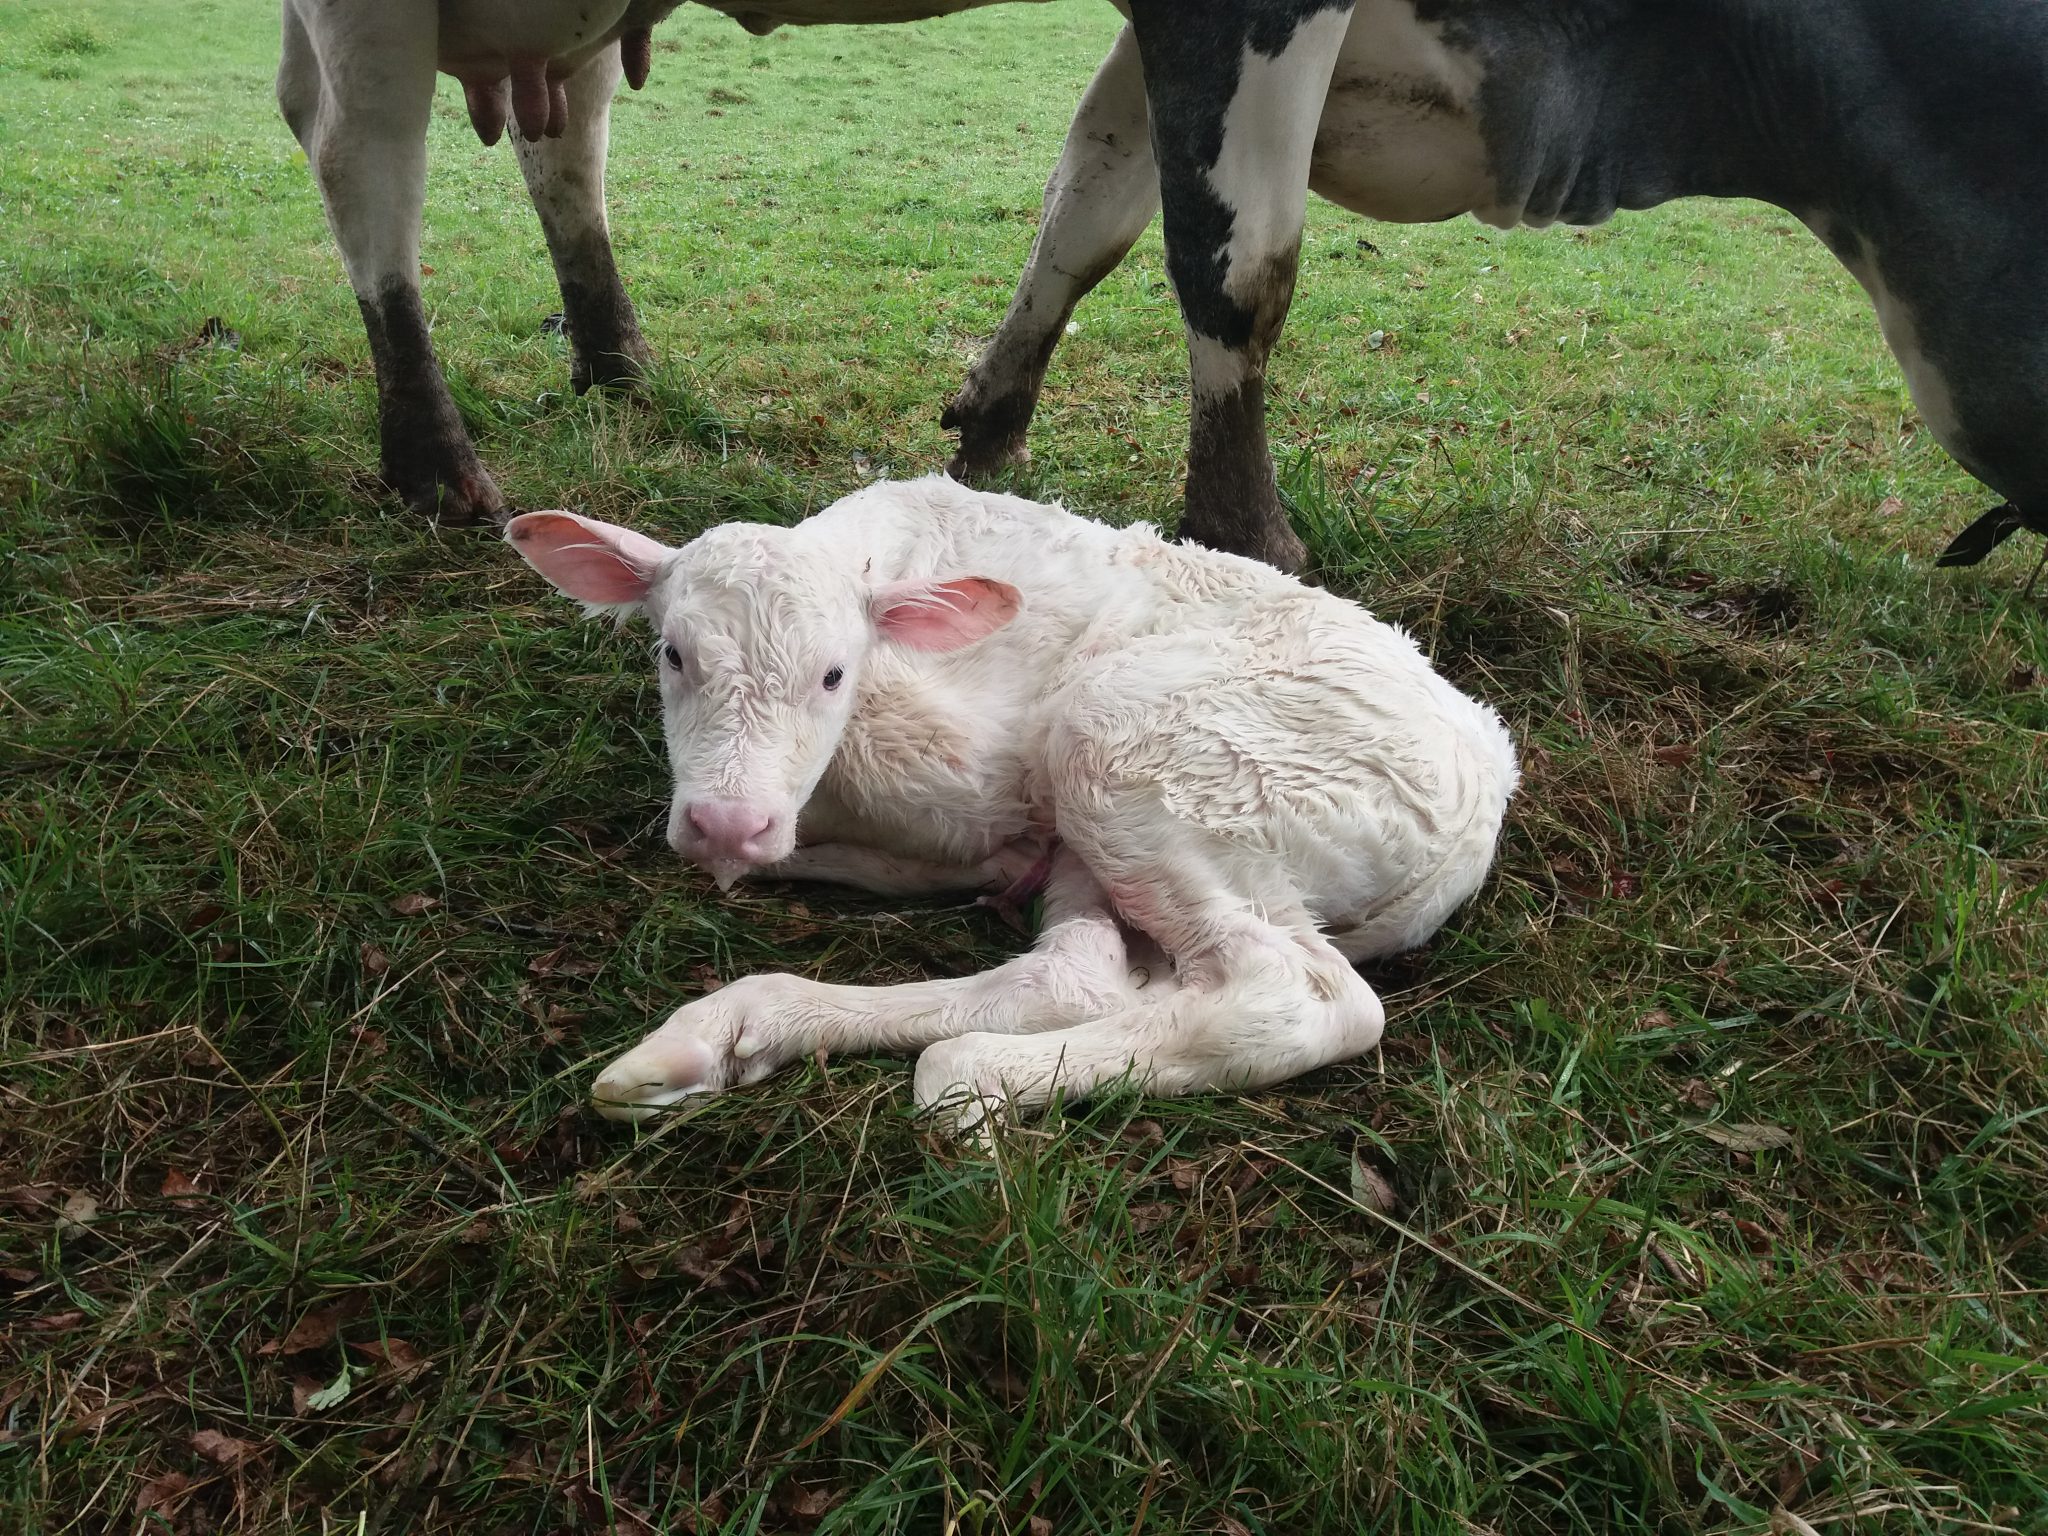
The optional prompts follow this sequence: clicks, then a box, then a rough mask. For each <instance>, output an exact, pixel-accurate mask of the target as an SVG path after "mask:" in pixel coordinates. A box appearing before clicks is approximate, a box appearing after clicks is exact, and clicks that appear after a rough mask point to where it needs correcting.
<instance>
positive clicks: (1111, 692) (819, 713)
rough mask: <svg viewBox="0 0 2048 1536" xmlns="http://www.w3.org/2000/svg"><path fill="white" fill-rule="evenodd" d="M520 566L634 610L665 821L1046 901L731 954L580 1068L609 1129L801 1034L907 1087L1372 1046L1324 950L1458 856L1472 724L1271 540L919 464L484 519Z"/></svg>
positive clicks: (1497, 812)
mask: <svg viewBox="0 0 2048 1536" xmlns="http://www.w3.org/2000/svg"><path fill="white" fill-rule="evenodd" d="M508 537H509V538H510V539H511V541H512V543H513V545H514V547H515V548H517V549H518V550H519V552H520V553H521V554H522V555H524V556H525V557H526V559H527V560H528V561H530V562H531V563H532V564H533V566H534V568H535V569H537V570H538V571H540V573H541V574H542V575H544V576H546V577H547V578H548V580H549V581H551V582H553V583H554V584H555V585H556V586H557V587H559V588H560V589H561V590H562V591H563V592H565V593H567V594H568V595H569V596H571V597H574V598H578V599H580V600H581V601H582V602H584V603H585V604H587V605H590V606H592V607H593V608H612V609H621V610H626V611H629V612H633V613H639V614H644V615H645V617H646V618H647V621H648V622H649V624H651V625H652V626H653V628H654V630H655V633H656V636H657V640H656V644H655V662H656V666H657V667H658V668H659V671H660V674H661V697H662V714H663V727H664V730H665V732H666V735H667V740H668V752H669V759H670V762H671V764H672V765H673V767H674V770H675V797H674V801H673V804H672V806H671V809H670V812H669V827H668V835H669V841H670V843H671V844H672V845H673V846H674V847H675V849H676V851H677V852H678V853H679V854H681V855H682V856H683V857H684V858H686V859H690V860H693V861H695V862H696V863H699V864H702V865H704V866H705V867H706V868H708V869H709V870H711V872H712V873H713V874H714V875H715V876H716V877H717V879H718V882H719V884H720V886H721V887H726V886H730V884H731V883H732V881H733V880H735V879H736V878H738V877H739V876H740V875H742V874H745V873H759V874H763V875H768V876H771V877H787V878H793V879H804V880H824V881H833V882H837V883H840V884H845V885H852V886H858V887H860V888H861V889H863V890H869V891H878V892H882V893H885V894H904V893H910V892H921V891H973V890H977V889H979V890H992V891H1005V892H1006V894H1007V895H1008V896H1009V897H1010V898H1011V899H1017V898H1019V897H1021V896H1023V895H1025V894H1028V893H1030V892H1033V891H1036V890H1037V889H1039V888H1040V887H1041V886H1042V888H1043V890H1044V892H1045V907H1044V927H1043V930H1042V931H1041V932H1040V934H1039V936H1038V941H1037V944H1036V946H1035V947H1034V948H1033V949H1032V950H1031V952H1030V953H1029V954H1025V955H1020V956H1019V957H1017V958H1016V959H1014V960H1011V961H1010V962H1008V963H1007V964H1005V965H1002V966H998V967H997V968H996V969H995V970H992V971H989V972H986V973H984V974H982V975H979V976H971V977H965V978H962V979H959V980H952V981H927V982H918V983H914V984H912V985H908V986H895V987H845V986H829V985H826V984H824V983H821V982H815V981H810V980H807V979H806V978H804V977H801V976H788V975H762V976H749V977H746V978H744V979H742V980H739V981H736V982H734V983H733V984H732V985H730V986H728V987H725V988H723V989H722V990H720V991H717V992H714V993H712V994H710V995H709V996H706V997H702V998H699V999H698V1000H697V1001H695V1002H693V1003H686V1004H685V1005H684V1006H683V1007H681V1008H679V1009H677V1010H676V1012H675V1013H674V1014H672V1015H671V1016H670V1018H669V1020H668V1022H667V1023H666V1024H664V1025H662V1026H661V1028H659V1029H657V1030H656V1031H655V1032H654V1033H653V1034H651V1035H649V1036H648V1037H647V1038H646V1039H645V1040H643V1041H642V1042H641V1043H640V1044H639V1045H637V1046H635V1047H634V1048H633V1049H632V1050H630V1051H628V1052H627V1053H626V1054H625V1055H624V1056H621V1057H620V1058H619V1059H618V1060H617V1061H615V1062H613V1063H612V1065H611V1066H609V1067H607V1068H606V1069H605V1071H604V1073H603V1074H602V1075H601V1076H600V1077H599V1078H598V1080H597V1085H596V1090H595V1098H596V1102H597V1106H598V1108H599V1109H600V1110H601V1111H603V1112H604V1113H605V1114H608V1115H611V1116H613V1117H614V1118H617V1119H639V1118H642V1117H644V1116H645V1115H647V1114H648V1113H650V1112H651V1111H653V1110H654V1109H656V1108H657V1107H659V1106H661V1105H665V1104H672V1103H674V1102H675V1101H676V1100H678V1099H681V1098H682V1097H684V1096H685V1095H686V1094H692V1093H710V1092H716V1091H718V1090H720V1089H724V1088H727V1087H730V1086H732V1085H733V1084H735V1083H749V1082H755V1081H758V1080H759V1079H761V1078H763V1077H766V1076H767V1075H768V1074H769V1073H771V1072H773V1071H775V1070H776V1069H777V1068H778V1067H781V1066H782V1065H783V1064H784V1063H786V1062H791V1061H797V1060H800V1059H802V1058H803V1057H806V1056H809V1055H811V1054H813V1053H814V1052H816V1051H819V1050H821V1049H822V1050H827V1051H868V1050H910V1051H920V1052H922V1053H923V1054H922V1055H921V1056H920V1057H919V1059H918V1065H917V1077H916V1094H917V1099H918V1102H919V1103H920V1104H922V1105H927V1106H932V1105H938V1104H941V1103H947V1102H949V1101H957V1103H958V1106H959V1107H960V1109H961V1110H962V1112H963V1117H964V1118H965V1119H967V1120H970V1121H971V1120H973V1119H975V1118H978V1117H979V1116H980V1114H981V1113H983V1112H984V1110H985V1108H986V1107H987V1106H989V1105H991V1104H993V1103H996V1102H999V1101H1003V1100H1007V1101H1010V1102H1013V1103H1017V1104H1022V1105H1035V1104H1042V1103H1044V1102H1045V1101H1046V1100H1047V1099H1049V1098H1050V1097H1051V1096H1052V1095H1053V1094H1054V1093H1055V1092H1056V1091H1060V1092H1064V1093H1065V1094H1066V1095H1067V1097H1069V1098H1079V1097H1082V1096H1085V1095H1086V1094H1088V1093H1089V1092H1090V1091H1092V1090H1093V1089H1095V1088H1096V1087H1097V1086H1098V1085H1101V1084H1103V1083H1107V1082H1111V1081H1114V1080H1116V1079H1119V1078H1122V1077H1124V1076H1125V1075H1126V1074H1129V1075H1130V1076H1131V1077H1132V1078H1134V1079H1135V1080H1136V1081H1137V1082H1138V1083H1139V1084H1141V1085H1142V1086H1143V1087H1145V1088H1146V1089H1147V1090H1149V1091H1152V1092H1156V1093H1195V1092H1201V1091H1203V1090H1206V1089H1216V1088H1238V1087H1245V1086H1252V1085H1258V1084H1265V1083H1274V1082H1279V1081H1281V1080H1282V1079H1285V1078H1290V1077H1293V1076H1295V1075H1296V1074H1297V1073H1301V1072H1306V1071H1308V1070H1310V1069H1311V1068H1314V1067H1318V1066H1322V1065H1324V1064H1325V1063H1328V1062H1333V1061H1342V1060H1344V1059H1346V1058H1348V1057H1352V1056H1356V1055H1359V1054H1360V1053H1361V1052H1364V1051H1367V1050H1370V1049H1371V1048H1372V1046H1373V1045H1374V1044H1375V1043H1376V1042H1377V1041H1378V1040H1379V1037H1380V1031H1381V1029H1382V1027H1383V1026H1384V1024H1385V1013H1384V1011H1383V1010H1382V1008H1381V1006H1380V1000H1379V998H1378V997H1377V996H1376V995H1375V994H1374V993H1373V990H1372V988H1371V987H1369V986H1367V985H1366V983H1365V981H1364V980H1363V979H1362V978H1361V977H1360V976H1359V975H1358V973H1357V972H1356V971H1354V970H1353V969H1352V966H1351V963H1352V962H1353V961H1354V960H1360V959H1365V958H1368V957H1371V956H1375V955H1390V954H1394V953H1397V952H1399V951H1401V950H1404V949H1409V948H1412V947H1413V946H1415V945H1417V944H1420V943H1421V942H1422V941H1423V940H1425V939H1427V938H1428V937H1429V936H1430V935H1431V934H1432V933H1434V932H1435V931H1436V930H1437V928H1438V927H1439V926H1440V925H1441V924H1442V923H1443V921H1444V919H1445V917H1447V916H1448V915H1449V914H1450V912H1451V911H1452V910H1453V909H1454V908H1455V907H1457V906H1458V905H1459V903H1461V902H1463V901H1464V900H1465V899H1466V898H1467V897H1468V896H1470V895H1471V894H1472V893H1473V891H1475V890H1476V889H1477V888H1478V886H1479V883H1480V881H1481V880H1482V879H1483V878H1484V877H1485V874H1486V870H1487V866H1488V865H1489V864H1490V863H1491V862H1492V858H1493V849H1494V843H1495V841H1496V839H1497V837H1498V835H1499V832H1500V825H1501V818H1502V816H1503V815H1504V813H1505V811H1506V808H1507V802H1508V796H1509V795H1510V794H1511V793H1513V791H1514V787H1515V781H1516V769H1515V755H1514V747H1513V744H1512V742H1511V741H1510V740H1509V738H1508V733H1507V730H1506V728H1505V727H1504V726H1503V725H1502V723H1501V720H1500V717H1499V716H1498V715H1496V714H1495V713H1494V712H1493V711H1492V710H1491V709H1489V708H1487V707H1486V706H1485V705H1483V704H1479V703H1475V702H1474V701H1473V700H1471V699H1469V698H1467V697H1466V696H1465V695H1464V694H1462V693H1460V692H1458V690H1457V689H1455V688H1453V687H1452V686H1451V685H1450V684H1449V683H1447V682H1445V681H1444V680H1443V678H1441V677H1439V676H1438V675H1437V674H1436V673H1435V672H1434V671H1432V670H1431V668H1430V666H1429V663H1428V662H1427V661H1426V660H1424V659H1423V657H1422V655H1421V653H1420V652H1419V651H1418V650H1417V649H1416V647H1415V644H1414V642H1413V641H1411V640H1410V639H1409V638H1408V637H1407V636H1406V635H1405V634H1403V633H1402V632H1401V631H1399V630H1397V629H1394V628H1393V627H1391V626H1389V625H1386V624H1382V623H1380V622H1378V621H1377V620H1376V619H1374V618H1373V617H1372V616H1371V615H1370V614H1369V613H1367V612H1366V611H1365V610H1364V609H1363V608H1360V607H1359V606H1358V605H1357V604H1355V603H1350V602H1346V601H1344V600H1343V599H1342V598H1338V597H1333V596H1331V595H1330V594H1329V593H1327V592H1321V591H1317V590H1315V589H1314V588H1311V587H1305V586H1303V585H1302V584H1301V583H1300V582H1298V581H1295V580H1294V579H1293V578H1291V577H1288V576H1284V575H1282V574H1281V573H1279V572H1278V571H1276V570H1273V569H1272V568H1271V567H1269V566H1264V565H1260V564H1258V563H1256V562H1254V561H1250V560H1243V559H1239V558H1237V557H1236V556H1233V555H1222V554H1215V553H1213V552H1211V551H1209V550H1206V549H1200V548H1196V547H1194V546H1192V545H1174V544H1168V543H1165V542H1163V541H1162V540H1161V539H1160V538H1159V536H1158V535H1157V534H1156V533H1154V532H1153V530H1152V529H1151V528H1149V527H1144V526H1140V527H1136V528H1121V529H1120V528H1107V527H1104V526H1102V525H1101V524H1098V523H1092V522H1089V521H1087V520H1086V519H1084V518H1079V517H1075V516H1074V515H1072V514H1071V513H1069V512H1066V511H1064V510H1062V509H1061V508H1058V507H1050V506H1042V505H1039V504H1037V503H1035V502H1028V501H1021V500H1019V499H1017V498H1016V497H1011V496H998V495H990V494H986V493H983V492H978V491H972V490H969V489H967V488H966V487H964V486H961V485H957V484H955V483H954V482H953V481H951V480H946V479H940V478H933V479H926V480H917V481H912V482H909V483H903V484H881V485H875V486H871V487H869V488H868V489H866V490H863V491H860V492H858V493H856V494H854V495H852V496H849V497H847V498H846V499H845V500H844V501H841V502H839V503H837V504H836V505H834V506H832V507H829V508H827V509H826V510H825V511H823V512H821V513H819V514H818V515H817V516H816V517H813V518H811V519H810V520H808V521H807V522H805V523H802V524H800V525H799V526H797V527H795V528H777V527H771V526H765V525H759V524H742V523H728V524H726V525H724V526H722V527H717V528H713V529H711V530H710V531H709V532H708V533H705V534H704V535H702V536H701V537H700V538H698V539H696V540H694V541H693V542H691V543H690V544H688V545H686V546H684V547H683V548H681V549H671V548H669V547H667V546H665V545H662V544H658V543H656V542H655V541H654V540H652V539H649V538H646V537H644V536H643V535H641V534H637V533H634V532H632V531H630V530H628V529H625V528H616V527H613V526H611V525H610V524H608V523H600V522H596V521H593V520H591V519H589V518H582V517H576V516H572V515H571V514H569V513H566V512H533V513H528V514H527V515H525V516H523V517H518V518H514V519H513V521H512V523H511V526H510V528H509V530H508Z"/></svg>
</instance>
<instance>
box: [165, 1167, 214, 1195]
mask: <svg viewBox="0 0 2048 1536" xmlns="http://www.w3.org/2000/svg"><path fill="white" fill-rule="evenodd" d="M158 1193H160V1194H161V1195H162V1196H163V1197H164V1198H165V1199H166V1200H177V1201H190V1200H197V1199H198V1198H200V1196H201V1195H202V1194H203V1193H204V1191H202V1190H201V1189H200V1187H199V1185H198V1184H197V1183H196V1182H195V1181H194V1180H192V1179H191V1178H189V1177H187V1176H186V1175H185V1174H183V1173H180V1172H179V1171H178V1170H177V1169H176V1168H172V1169H170V1170H169V1171H167V1172H166V1173H165V1174H164V1181H163V1184H162V1185H161V1186H160V1187H159V1189H158Z"/></svg>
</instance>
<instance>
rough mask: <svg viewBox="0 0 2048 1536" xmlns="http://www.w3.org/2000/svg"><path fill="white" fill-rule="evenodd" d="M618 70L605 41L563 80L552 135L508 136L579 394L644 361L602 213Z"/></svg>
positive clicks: (623, 381)
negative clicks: (547, 263) (563, 101)
mask: <svg viewBox="0 0 2048 1536" xmlns="http://www.w3.org/2000/svg"><path fill="white" fill-rule="evenodd" d="M619 74H620V63H619V50H618V49H617V48H607V49H605V50H604V51H603V52H601V53H599V54H598V55H597V56H596V57H595V58H593V59H591V60H590V62H589V63H587V64H585V65H584V66H583V68H582V69H580V70H578V71H577V72H576V73H575V74H573V75H571V76H570V77H569V79H568V81H567V82H566V84H565V87H564V89H565V92H566V94H567V97H568V104H569V113H568V127H567V128H566V129H565V130H564V132H563V133H562V135H561V136H560V137H559V138H539V139H533V140H528V139H526V138H523V137H520V136H516V135H515V138H514V142H515V143H516V144H517V146H518V150H519V169H520V171H521V172H522V173H523V174H524V175H525V177H526V190H527V191H528V193H530V194H531V195H532V197H533V207H534V211H535V212H536V213H538V214H539V215H540V227H541V230H542V231H543V232H544V233H545V234H546V236H547V242H548V255H549V256H551V257H553V258H554V263H555V276H556V278H557V279H558V280H559V281H560V283H561V285H562V315H563V318H564V319H565V320H566V321H567V323H568V330H569V344H570V346H571V347H573V348H574V349H575V356H574V360H573V361H572V363H571V364H570V369H569V381H570V383H571V384H573V385H574V386H575V389H576V392H577V393H578V394H579V395H580V394H582V393H583V392H584V391H585V390H587V389H589V388H590V387H591V386H592V385H598V386H605V385H631V384H633V383H635V382H637V381H638V380H639V379H640V377H641V376H642V375H643V373H644V372H645V371H646V368H647V366H648V364H649V362H650V361H651V358H650V356H649V354H648V351H647V343H646V342H645V341H644V340H642V339H641V336H640V322H639V321H638V320H637V319H636V318H635V317H634V314H633V303H632V300H630V299H628V298H627V297H626V288H625V284H623V283H621V282H620V281H619V268H618V264H617V263H616V262H615V261H614V260H613V259H612V237H611V230H610V227H609V226H608V224H607V223H606V221H605V208H604V157H605V145H606V143H607V141H608V139H609V136H610V131H611V112H612V93H613V92H614V91H615V90H617V89H618V84H619Z"/></svg>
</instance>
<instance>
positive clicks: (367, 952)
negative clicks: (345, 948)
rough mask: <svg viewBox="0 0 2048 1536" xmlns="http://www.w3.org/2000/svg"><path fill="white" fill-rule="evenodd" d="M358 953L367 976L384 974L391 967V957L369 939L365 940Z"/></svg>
mask: <svg viewBox="0 0 2048 1536" xmlns="http://www.w3.org/2000/svg"><path fill="white" fill-rule="evenodd" d="M356 954H357V956H358V957H359V958H360V959H361V960H362V964H363V974H364V975H365V976H382V975H385V974H387V973H388V972H389V971H390V969H391V957H390V956H389V955H387V954H385V953H384V951H383V950H382V949H380V948H378V947H377V946H376V945H375V944H372V943H371V942H370V941H369V940H368V939H365V940H363V942H362V946H361V947H360V948H359V949H358V950H357V951H356Z"/></svg>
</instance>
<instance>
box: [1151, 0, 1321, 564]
mask: <svg viewBox="0 0 2048 1536" xmlns="http://www.w3.org/2000/svg"><path fill="white" fill-rule="evenodd" d="M1130 9H1131V21H1132V25H1133V27H1134V28H1135V30H1136V32H1137V35H1138V47H1139V50H1140V52H1141V53H1142V54H1143V57H1144V64H1145V94H1146V96H1147V98H1148V99H1149V101H1150V104H1151V109H1152V150H1153V154H1154V155H1155V156H1156V157H1157V159H1158V161H1159V186H1160V194H1161V201H1162V205H1163V209H1164V215H1165V227H1166V270H1167V273H1168V275H1169V276H1170V277H1171V278H1172V279H1173V287H1174V292H1175V294H1176V295H1177V296H1178V298H1179V299H1180V307H1181V315H1182V318H1183V319H1185V321H1186V322H1187V333H1188V359H1189V364H1190V373H1191V375H1192V383H1193V386H1194V387H1193V398H1192V401H1191V404H1190V410H1189V441H1188V489H1187V511H1186V514H1185V515H1184V516H1183V518H1182V520H1181V533H1182V534H1183V535H1184V536H1185V537H1187V538H1191V539H1195V540H1197V541H1199V542H1201V543H1203V544H1207V545H1209V546H1210V547H1211V548H1214V549H1224V550H1230V551H1232V552H1233V553H1236V554H1241V555H1250V556H1252V557H1254V558H1255V559H1259V560H1267V561H1270V562H1272V563H1273V564H1274V565H1277V566H1280V567H1281V568H1282V569H1285V570H1296V569H1299V568H1300V565H1301V562H1302V559H1303V555H1304V551H1303V549H1302V544H1301V540H1300V539H1298V538H1296V537H1295V535H1294V531H1293V530H1292V529H1291V528H1289V527H1288V526H1287V517H1286V514H1285V512H1283V511H1282V509H1281V506H1280V493H1279V491H1278V489H1277V487H1276V486H1275V485H1274V482H1273V460H1272V456H1271V454H1270V453H1268V451H1267V448H1266V357H1267V354H1268V353H1269V352H1270V351H1271V350H1272V346H1273V343H1274V341H1275V340H1277V339H1278V337H1279V335H1280V327H1281V326H1282V325H1283V324H1284V323H1285V322H1286V319H1287V305H1288V301H1289V300H1290V299H1291V298H1292V297H1293V294H1294V269H1295V262H1296V260H1297V258H1298V256H1299V254H1300V249H1301V225H1302V218H1303V215H1304V213H1305V211H1306V208H1307V202H1308V167H1309V152H1310V150H1311V149H1312V148H1313V147H1314V144H1315V136H1316V126H1317V124H1318V122H1319V121H1320V120H1321V117H1322V111H1323V100H1324V98H1325V97H1326V96H1327V95H1328V93H1329V86H1330V72H1331V70H1332V69H1333V68H1334V67H1335V65H1336V61H1337V52H1338V49H1339V48H1340V46H1341V45H1342V43H1343V41H1344V34H1345V31H1346V30H1347V28H1348V27H1349V26H1350V22H1351V11H1352V6H1351V3H1350V0H1223V3H1218V4H1215V5H1210V6H1204V7H1200V8H1193V7H1189V6H1186V5H1183V4H1179V3H1177V0H1131V7H1130Z"/></svg>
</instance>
